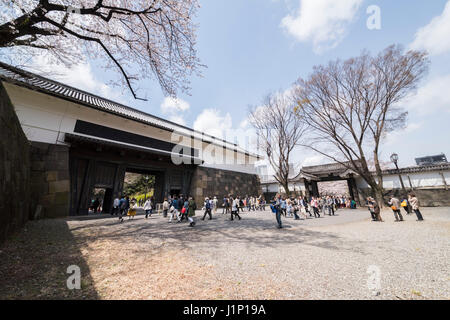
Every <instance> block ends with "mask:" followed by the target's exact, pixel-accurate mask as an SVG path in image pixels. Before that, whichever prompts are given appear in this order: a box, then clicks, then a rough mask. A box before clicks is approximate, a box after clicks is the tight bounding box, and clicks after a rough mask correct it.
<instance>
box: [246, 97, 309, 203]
mask: <svg viewBox="0 0 450 320" xmlns="http://www.w3.org/2000/svg"><path fill="white" fill-rule="evenodd" d="M294 105H295V101H294V100H293V99H292V97H291V96H290V95H287V94H281V93H276V94H273V95H269V96H267V97H266V98H265V99H264V103H263V105H262V106H260V107H258V108H253V109H251V110H250V112H249V121H250V123H251V124H252V126H253V127H254V128H255V129H256V134H257V139H258V148H259V149H261V150H264V152H265V154H266V156H267V160H268V161H269V163H270V166H271V167H272V169H273V170H274V171H275V175H274V178H275V179H276V181H278V183H280V184H281V186H282V187H283V188H284V190H285V192H286V193H287V194H289V174H290V172H289V163H290V160H291V155H292V152H293V151H294V149H295V148H296V146H297V145H298V144H299V142H300V139H301V138H302V136H303V134H304V125H303V122H302V119H301V118H300V117H299V116H298V115H297V114H296V112H295V111H294ZM291 173H292V172H291Z"/></svg>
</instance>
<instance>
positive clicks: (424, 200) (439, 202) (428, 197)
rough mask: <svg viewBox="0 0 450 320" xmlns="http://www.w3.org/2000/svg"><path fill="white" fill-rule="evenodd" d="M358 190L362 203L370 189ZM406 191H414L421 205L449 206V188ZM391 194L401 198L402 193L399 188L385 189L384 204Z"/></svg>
mask: <svg viewBox="0 0 450 320" xmlns="http://www.w3.org/2000/svg"><path fill="white" fill-rule="evenodd" d="M358 192H359V194H360V200H361V204H364V203H365V199H366V197H367V196H369V195H370V189H363V190H360V189H358ZM407 192H408V193H410V192H411V193H414V194H415V195H416V197H417V199H419V201H420V205H421V206H422V207H450V190H445V188H435V189H415V190H413V191H411V190H407ZM392 195H395V196H397V197H399V198H402V197H403V196H404V193H403V191H402V190H399V189H394V190H385V192H384V201H385V203H386V204H387V203H388V201H389V197H390V196H392Z"/></svg>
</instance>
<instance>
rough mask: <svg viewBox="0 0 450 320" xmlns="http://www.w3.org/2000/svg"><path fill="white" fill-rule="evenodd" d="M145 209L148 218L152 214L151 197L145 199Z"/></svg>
mask: <svg viewBox="0 0 450 320" xmlns="http://www.w3.org/2000/svg"><path fill="white" fill-rule="evenodd" d="M144 211H145V219H147V218H148V216H149V215H150V217H151V216H152V201H151V200H150V198H149V199H147V200H145V203H144Z"/></svg>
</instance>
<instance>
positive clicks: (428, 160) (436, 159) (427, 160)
mask: <svg viewBox="0 0 450 320" xmlns="http://www.w3.org/2000/svg"><path fill="white" fill-rule="evenodd" d="M415 160H416V164H417V165H418V166H427V165H431V164H439V163H447V157H446V156H445V154H443V153H441V154H439V155H437V156H427V157H421V158H416V159H415Z"/></svg>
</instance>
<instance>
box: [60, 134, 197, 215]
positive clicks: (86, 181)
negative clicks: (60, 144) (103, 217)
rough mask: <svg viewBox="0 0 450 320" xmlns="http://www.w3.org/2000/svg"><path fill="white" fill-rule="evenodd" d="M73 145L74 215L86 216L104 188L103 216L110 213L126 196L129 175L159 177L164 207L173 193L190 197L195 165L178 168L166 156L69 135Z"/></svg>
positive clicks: (158, 189)
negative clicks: (96, 193)
mask: <svg viewBox="0 0 450 320" xmlns="http://www.w3.org/2000/svg"><path fill="white" fill-rule="evenodd" d="M66 142H69V143H70V144H71V147H70V152H69V153H70V156H69V166H70V184H71V186H70V193H71V199H70V215H86V214H88V212H89V207H90V206H91V203H90V202H91V195H92V193H93V190H94V189H95V188H104V189H105V196H104V200H103V212H104V213H110V212H111V210H112V204H113V201H114V199H115V198H116V197H121V196H122V191H123V184H124V178H125V172H135V173H142V174H151V175H155V177H156V181H155V182H156V185H155V195H154V198H155V200H156V201H157V202H158V203H160V202H162V200H163V199H164V197H167V196H168V195H169V194H170V193H172V192H179V193H182V194H188V193H189V189H190V184H191V179H192V174H193V171H194V169H195V165H178V166H177V165H174V164H173V163H172V160H171V158H170V156H168V155H167V154H163V153H161V154H160V153H158V152H153V151H151V152H150V151H148V150H142V149H136V148H133V147H128V146H121V145H119V144H115V143H110V142H105V141H102V140H96V139H92V138H86V137H83V136H77V135H69V134H66Z"/></svg>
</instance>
